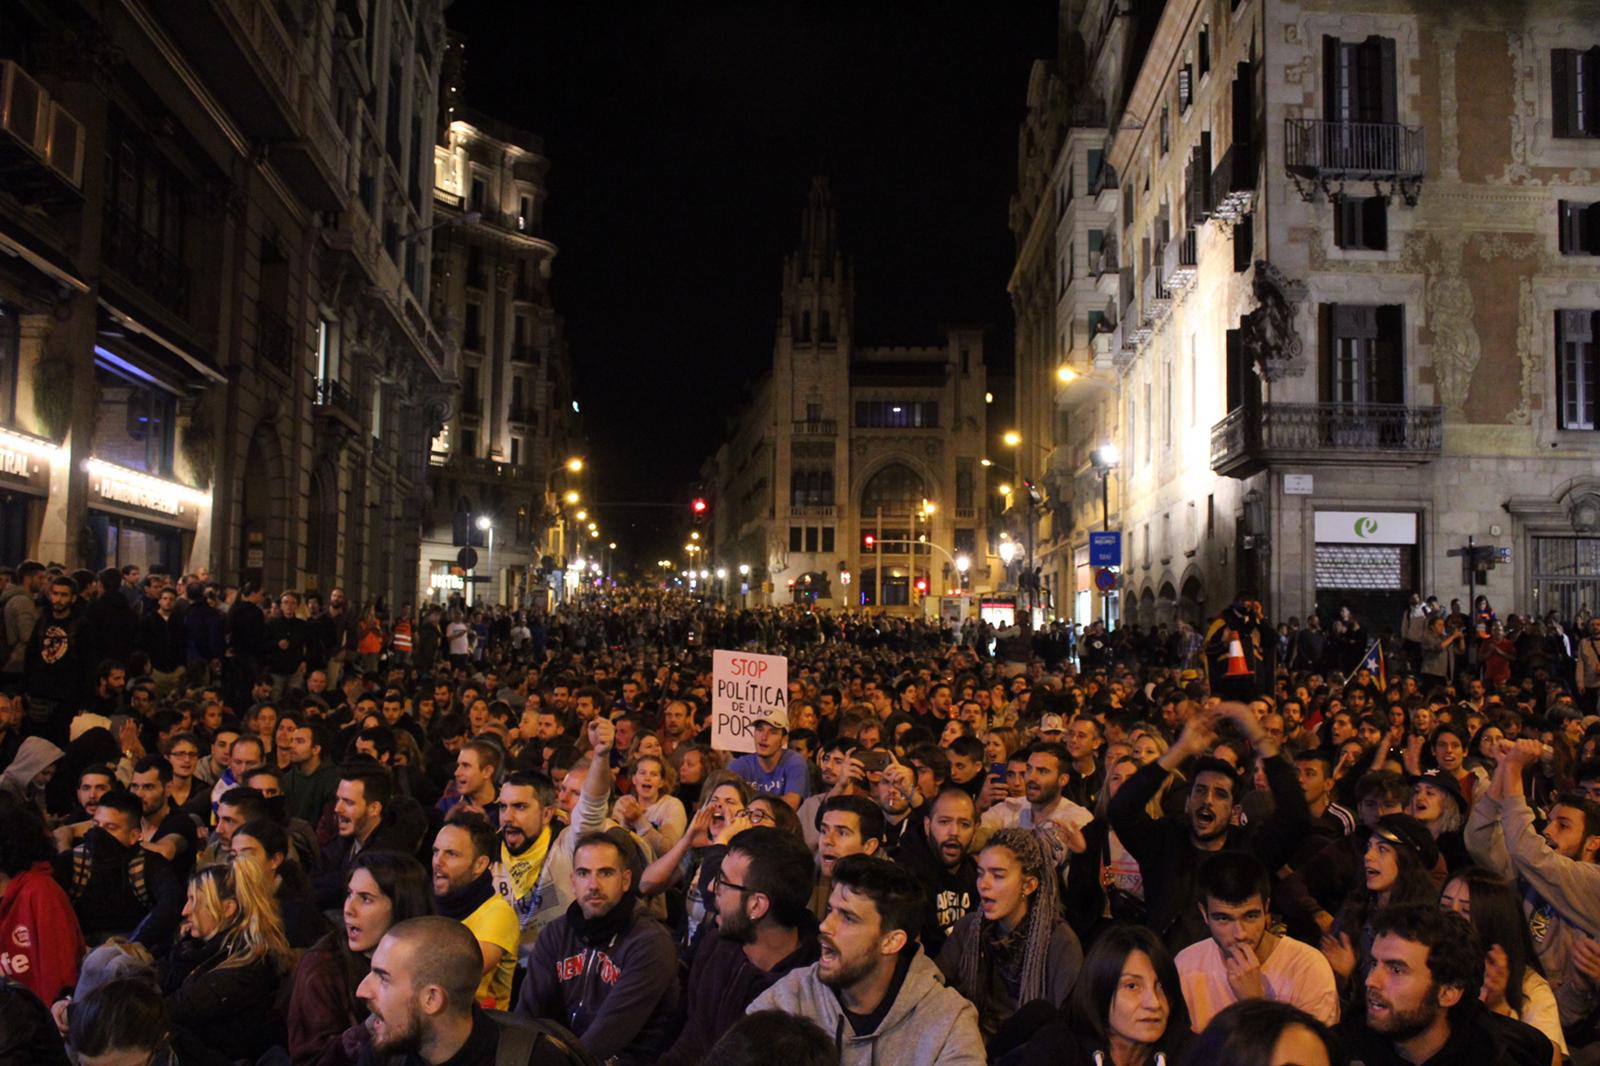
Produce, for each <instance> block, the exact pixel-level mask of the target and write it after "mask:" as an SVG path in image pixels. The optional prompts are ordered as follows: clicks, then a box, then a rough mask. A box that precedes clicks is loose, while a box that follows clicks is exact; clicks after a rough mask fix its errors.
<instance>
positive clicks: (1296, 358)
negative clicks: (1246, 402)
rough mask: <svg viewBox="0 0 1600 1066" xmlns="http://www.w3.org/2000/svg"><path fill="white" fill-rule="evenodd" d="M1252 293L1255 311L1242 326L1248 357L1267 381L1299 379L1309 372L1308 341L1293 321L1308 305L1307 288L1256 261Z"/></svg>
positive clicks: (1270, 265) (1264, 262) (1265, 262)
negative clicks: (1303, 306)
mask: <svg viewBox="0 0 1600 1066" xmlns="http://www.w3.org/2000/svg"><path fill="white" fill-rule="evenodd" d="M1251 292H1252V295H1253V296H1254V297H1255V301H1256V307H1255V310H1253V311H1251V312H1250V313H1249V314H1247V315H1245V316H1244V320H1243V322H1242V323H1241V324H1242V326H1243V329H1244V350H1245V355H1246V356H1247V357H1248V358H1249V360H1250V363H1251V365H1252V366H1254V367H1255V368H1256V373H1258V374H1260V375H1261V377H1262V378H1263V379H1264V380H1266V381H1269V382H1274V381H1281V380H1283V379H1284V378H1289V377H1294V378H1297V377H1300V376H1301V375H1302V374H1304V373H1305V372H1306V359H1305V341H1304V340H1303V339H1302V338H1301V336H1300V332H1299V331H1298V330H1297V329H1295V325H1294V317H1295V312H1296V310H1297V309H1298V306H1299V304H1301V303H1302V302H1304V301H1305V298H1306V287H1305V284H1304V283H1303V282H1299V281H1291V280H1290V279H1289V278H1288V277H1287V276H1285V275H1284V273H1283V271H1281V270H1279V269H1278V268H1277V267H1275V266H1273V265H1272V264H1271V263H1269V262H1267V261H1266V260H1264V259H1257V260H1256V272H1255V277H1254V279H1253V280H1252V282H1251Z"/></svg>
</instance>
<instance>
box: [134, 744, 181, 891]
mask: <svg viewBox="0 0 1600 1066" xmlns="http://www.w3.org/2000/svg"><path fill="white" fill-rule="evenodd" d="M171 780H172V764H171V763H169V762H168V761H167V760H166V759H163V758H162V757H161V756H159V755H146V756H145V757H144V758H142V759H140V760H139V761H138V762H136V763H134V764H133V778H132V780H131V781H130V782H129V783H128V791H129V792H132V793H133V794H134V795H135V796H137V797H139V804H140V806H141V808H142V809H143V811H144V815H143V817H142V818H141V819H140V821H139V840H140V842H141V843H142V844H143V845H144V846H145V847H146V848H148V849H149V850H151V851H153V852H155V853H156V854H157V855H160V856H161V857H162V858H163V859H166V860H167V861H168V862H170V863H172V864H173V869H174V870H175V871H176V873H177V874H178V876H180V877H182V876H184V875H186V874H187V873H188V869H187V868H188V867H189V866H191V865H193V859H192V856H193V855H194V850H195V848H194V845H195V824H194V819H192V818H190V817H189V816H188V815H186V814H184V813H183V812H181V811H177V810H174V809H173V806H172V801H171V800H170V799H169V798H168V796H167V784H168V783H169V782H170V781H171ZM186 857H188V858H189V859H190V861H189V862H184V861H183V860H184V859H185V858H186Z"/></svg>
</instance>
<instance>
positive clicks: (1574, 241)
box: [1556, 200, 1600, 255]
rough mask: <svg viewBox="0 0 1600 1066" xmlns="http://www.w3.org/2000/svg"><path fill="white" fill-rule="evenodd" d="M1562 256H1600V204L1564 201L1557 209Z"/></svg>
mask: <svg viewBox="0 0 1600 1066" xmlns="http://www.w3.org/2000/svg"><path fill="white" fill-rule="evenodd" d="M1556 211H1557V214H1556V217H1557V218H1558V219H1559V224H1560V230H1559V233H1560V243H1561V254H1562V255H1600V203H1592V204H1584V203H1577V202H1574V201H1572V200H1562V201H1560V202H1559V203H1558V205H1557V208H1556Z"/></svg>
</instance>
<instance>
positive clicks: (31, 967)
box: [0, 799, 84, 1003]
mask: <svg viewBox="0 0 1600 1066" xmlns="http://www.w3.org/2000/svg"><path fill="white" fill-rule="evenodd" d="M83 952H84V943H83V933H82V932H81V931H80V930H79V928H78V918H77V915H75V914H74V913H73V911H72V903H71V902H70V901H69V900H68V899H67V894H66V892H65V891H63V890H62V888H61V886H60V885H59V884H57V883H56V879H55V878H54V877H53V876H51V872H50V843H49V839H48V838H47V837H46V836H45V832H44V824H43V823H42V822H41V821H40V820H39V816H38V815H37V814H34V813H33V812H32V811H30V810H27V809H25V808H23V807H20V806H18V805H17V804H16V803H13V802H11V801H10V800H6V799H0V977H9V978H12V979H13V980H15V981H16V982H18V983H19V984H22V985H24V986H26V987H27V988H28V989H29V990H30V991H31V992H33V993H34V995H36V996H38V997H39V998H40V999H41V1000H43V1001H44V1002H46V1003H53V1002H55V1001H56V1000H57V999H59V998H60V997H61V996H62V995H63V994H64V993H67V992H71V991H72V988H73V986H74V985H75V984H77V981H78V963H79V962H80V961H81V960H82V959H83Z"/></svg>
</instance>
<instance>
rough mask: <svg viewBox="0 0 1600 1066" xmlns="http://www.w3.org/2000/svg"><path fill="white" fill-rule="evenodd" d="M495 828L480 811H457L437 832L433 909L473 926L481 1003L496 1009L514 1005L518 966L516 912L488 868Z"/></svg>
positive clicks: (493, 848)
mask: <svg viewBox="0 0 1600 1066" xmlns="http://www.w3.org/2000/svg"><path fill="white" fill-rule="evenodd" d="M495 843H496V841H495V836H494V830H493V829H491V828H489V823H488V821H487V820H486V819H485V818H484V817H483V815H481V814H478V813H477V812H475V811H455V812H452V813H451V815H450V820H449V821H447V822H446V823H445V824H444V825H442V826H441V827H440V828H439V832H438V833H437V834H435V835H434V838H433V866H432V873H433V909H434V913H436V914H440V915H443V916H444V917H446V918H454V919H455V920H456V921H458V922H460V923H461V924H462V925H465V926H466V927H467V928H468V929H470V930H471V931H472V935H473V936H474V937H476V938H477V941H478V947H479V949H480V950H481V951H482V953H483V976H482V978H480V980H479V983H478V993H477V998H478V1002H479V1004H481V1005H482V1006H484V1007H486V1008H488V1007H492V1008H494V1009H495V1010H505V1009H506V1008H507V1007H509V1006H511V978H512V976H513V975H514V974H515V973H516V969H517V939H518V934H519V932H520V930H519V929H518V927H517V915H516V912H515V911H513V910H512V909H511V904H509V903H507V902H506V901H505V900H504V899H501V898H500V896H499V895H498V894H497V893H496V892H495V890H494V877H493V875H492V874H491V873H490V872H489V865H490V863H491V862H492V861H493V857H494V851H495Z"/></svg>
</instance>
